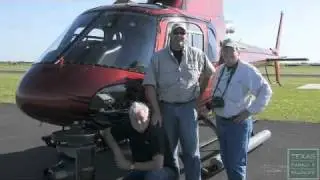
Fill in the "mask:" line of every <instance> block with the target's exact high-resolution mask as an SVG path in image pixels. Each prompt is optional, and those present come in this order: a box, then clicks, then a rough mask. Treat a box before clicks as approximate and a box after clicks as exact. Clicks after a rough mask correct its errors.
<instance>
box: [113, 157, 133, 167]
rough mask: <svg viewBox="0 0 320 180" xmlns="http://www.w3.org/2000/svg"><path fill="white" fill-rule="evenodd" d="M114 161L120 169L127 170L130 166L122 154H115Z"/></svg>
mask: <svg viewBox="0 0 320 180" xmlns="http://www.w3.org/2000/svg"><path fill="white" fill-rule="evenodd" d="M115 161H116V163H117V166H118V167H119V168H121V169H124V170H129V169H130V166H131V162H130V161H128V160H126V159H125V158H124V157H123V156H121V155H115Z"/></svg>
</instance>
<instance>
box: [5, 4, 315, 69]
mask: <svg viewBox="0 0 320 180" xmlns="http://www.w3.org/2000/svg"><path fill="white" fill-rule="evenodd" d="M135 1H136V2H144V1H142V0H135ZM113 2H114V1H111V0H105V1H103V0H77V1H76V0H65V1H59V0H47V1H46V2H43V1H40V0H30V1H28V2H25V1H24V0H15V1H9V0H2V2H1V4H3V5H1V6H0V23H1V25H2V27H6V28H1V29H0V39H2V43H1V44H0V61H11V62H18V61H25V62H33V61H36V60H37V59H38V58H39V57H40V56H41V55H42V53H43V52H44V51H45V50H46V49H47V48H48V47H49V46H50V45H51V44H52V43H53V41H54V40H55V39H56V38H57V37H58V36H59V35H60V34H61V33H62V32H63V31H64V30H65V29H66V28H67V27H68V26H69V25H70V24H71V23H72V21H73V20H74V19H75V18H76V17H77V16H78V15H79V14H80V13H82V12H84V11H85V10H87V9H90V8H94V7H97V6H100V5H109V4H111V3H113ZM274 4H277V6H274ZM319 6H320V1H316V0H309V2H308V3H304V2H302V1H297V0H282V1H281V2H280V1H279V2H278V1H276V0H269V1H261V2H256V1H253V0H243V1H234V0H224V16H225V19H226V20H229V21H231V22H232V24H233V25H234V27H235V33H234V34H233V35H232V36H231V37H232V38H233V39H235V40H237V41H239V40H240V41H241V42H243V43H246V44H249V45H254V46H258V47H261V48H273V47H274V46H275V43H276V36H277V30H278V24H279V20H280V12H281V11H283V13H284V17H283V25H282V37H281V42H280V55H281V56H288V57H297V58H308V59H309V62H310V63H314V62H320V58H319V57H318V55H317V50H318V49H316V48H317V45H318V43H317V42H319V41H320V36H317V34H318V32H320V22H319V21H318V20H317V17H319V15H320V12H317V8H316V7H319ZM8 17H9V18H8ZM26 32H27V33H26ZM26 34H27V35H26ZM306 45H308V46H306Z"/></svg>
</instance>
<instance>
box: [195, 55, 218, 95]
mask: <svg viewBox="0 0 320 180" xmlns="http://www.w3.org/2000/svg"><path fill="white" fill-rule="evenodd" d="M203 62H204V64H203V70H202V73H201V75H200V78H199V84H200V97H201V96H202V94H203V92H204V90H205V89H206V88H207V86H208V83H209V81H210V79H211V77H212V76H213V74H214V73H215V72H216V70H215V68H214V66H213V64H212V63H211V62H210V60H209V59H208V57H207V55H206V54H205V53H203Z"/></svg>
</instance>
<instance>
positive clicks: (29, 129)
mask: <svg viewBox="0 0 320 180" xmlns="http://www.w3.org/2000/svg"><path fill="white" fill-rule="evenodd" d="M58 129H60V128H59V127H56V126H52V125H48V124H42V125H41V126H40V123H39V122H37V121H35V120H33V119H31V118H29V117H27V116H26V115H24V114H23V113H22V112H21V111H19V110H18V109H17V108H16V107H15V105H12V104H0V144H1V145H0V179H1V180H41V179H42V171H43V170H44V168H47V167H50V166H52V165H53V164H54V163H56V162H57V156H56V155H57V154H56V152H55V149H52V148H49V147H46V146H45V144H44V142H43V141H42V140H41V137H42V136H44V135H48V134H50V133H51V132H52V131H54V130H58ZM264 129H268V130H270V131H271V132H272V136H271V138H270V139H269V140H268V141H267V142H265V143H264V144H263V145H262V146H260V147H258V148H257V149H255V150H254V151H253V152H251V153H250V154H249V165H248V177H249V180H285V179H287V170H288V169H287V150H288V149H289V148H320V140H319V139H320V130H319V129H320V124H310V123H296V122H279V121H259V122H257V123H255V126H254V131H255V132H258V131H261V130H264ZM200 131H201V141H204V140H206V139H208V137H212V136H213V133H212V131H211V130H209V129H208V128H201V130H200ZM215 148H216V145H213V146H210V147H207V148H206V149H205V150H204V151H203V152H202V154H205V153H208V152H209V151H211V150H213V149H215ZM96 160H97V162H96V163H97V166H96V170H97V177H96V179H98V180H113V179H116V178H117V177H121V176H122V175H124V173H125V172H123V171H119V169H117V167H116V166H115V164H114V162H113V159H112V155H111V154H110V152H103V153H99V154H98V156H97V158H96ZM210 179H212V180H226V179H227V178H226V175H225V171H221V172H220V173H218V174H217V175H215V176H214V177H212V178H210Z"/></svg>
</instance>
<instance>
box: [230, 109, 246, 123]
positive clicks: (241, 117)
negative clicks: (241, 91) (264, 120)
mask: <svg viewBox="0 0 320 180" xmlns="http://www.w3.org/2000/svg"><path fill="white" fill-rule="evenodd" d="M249 116H250V112H249V111H248V110H244V111H242V112H240V113H239V115H238V116H237V117H236V118H235V119H234V120H233V122H235V123H241V122H242V121H244V120H246V119H248V117H249Z"/></svg>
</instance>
